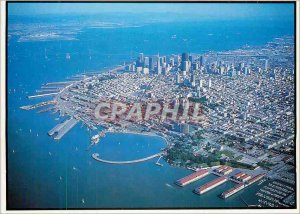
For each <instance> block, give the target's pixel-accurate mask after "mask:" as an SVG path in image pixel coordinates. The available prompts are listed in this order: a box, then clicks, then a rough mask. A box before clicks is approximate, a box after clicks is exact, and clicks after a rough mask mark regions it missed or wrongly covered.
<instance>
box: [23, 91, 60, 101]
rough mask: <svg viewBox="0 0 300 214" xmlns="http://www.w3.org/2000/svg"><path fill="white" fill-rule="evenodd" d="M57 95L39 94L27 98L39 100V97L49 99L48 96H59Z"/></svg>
mask: <svg viewBox="0 0 300 214" xmlns="http://www.w3.org/2000/svg"><path fill="white" fill-rule="evenodd" d="M57 94H58V92H57V93H48V94H37V95H31V96H27V98H28V99H32V98H39V97H48V96H54V95H57Z"/></svg>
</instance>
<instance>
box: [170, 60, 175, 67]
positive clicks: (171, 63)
mask: <svg viewBox="0 0 300 214" xmlns="http://www.w3.org/2000/svg"><path fill="white" fill-rule="evenodd" d="M170 65H171V66H172V67H173V66H174V65H175V59H174V58H170Z"/></svg>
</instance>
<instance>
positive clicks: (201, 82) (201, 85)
mask: <svg viewBox="0 0 300 214" xmlns="http://www.w3.org/2000/svg"><path fill="white" fill-rule="evenodd" d="M199 87H200V88H202V87H203V80H200V81H199Z"/></svg>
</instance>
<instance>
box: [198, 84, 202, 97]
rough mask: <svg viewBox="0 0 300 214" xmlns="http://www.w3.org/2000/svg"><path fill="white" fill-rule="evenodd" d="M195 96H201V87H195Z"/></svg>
mask: <svg viewBox="0 0 300 214" xmlns="http://www.w3.org/2000/svg"><path fill="white" fill-rule="evenodd" d="M197 97H201V88H200V86H198V87H197Z"/></svg>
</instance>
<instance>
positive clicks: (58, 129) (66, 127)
mask: <svg viewBox="0 0 300 214" xmlns="http://www.w3.org/2000/svg"><path fill="white" fill-rule="evenodd" d="M77 123H78V121H77V120H76V119H74V118H71V119H69V120H66V121H65V122H63V123H60V124H58V125H56V126H55V127H54V128H53V129H51V130H50V131H49V132H48V135H50V136H52V135H54V134H57V135H56V136H55V137H54V139H55V140H60V139H61V138H62V137H63V136H64V135H65V134H66V133H67V132H68V131H70V130H71V129H72V128H73V127H74V126H75V125H76V124H77Z"/></svg>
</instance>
